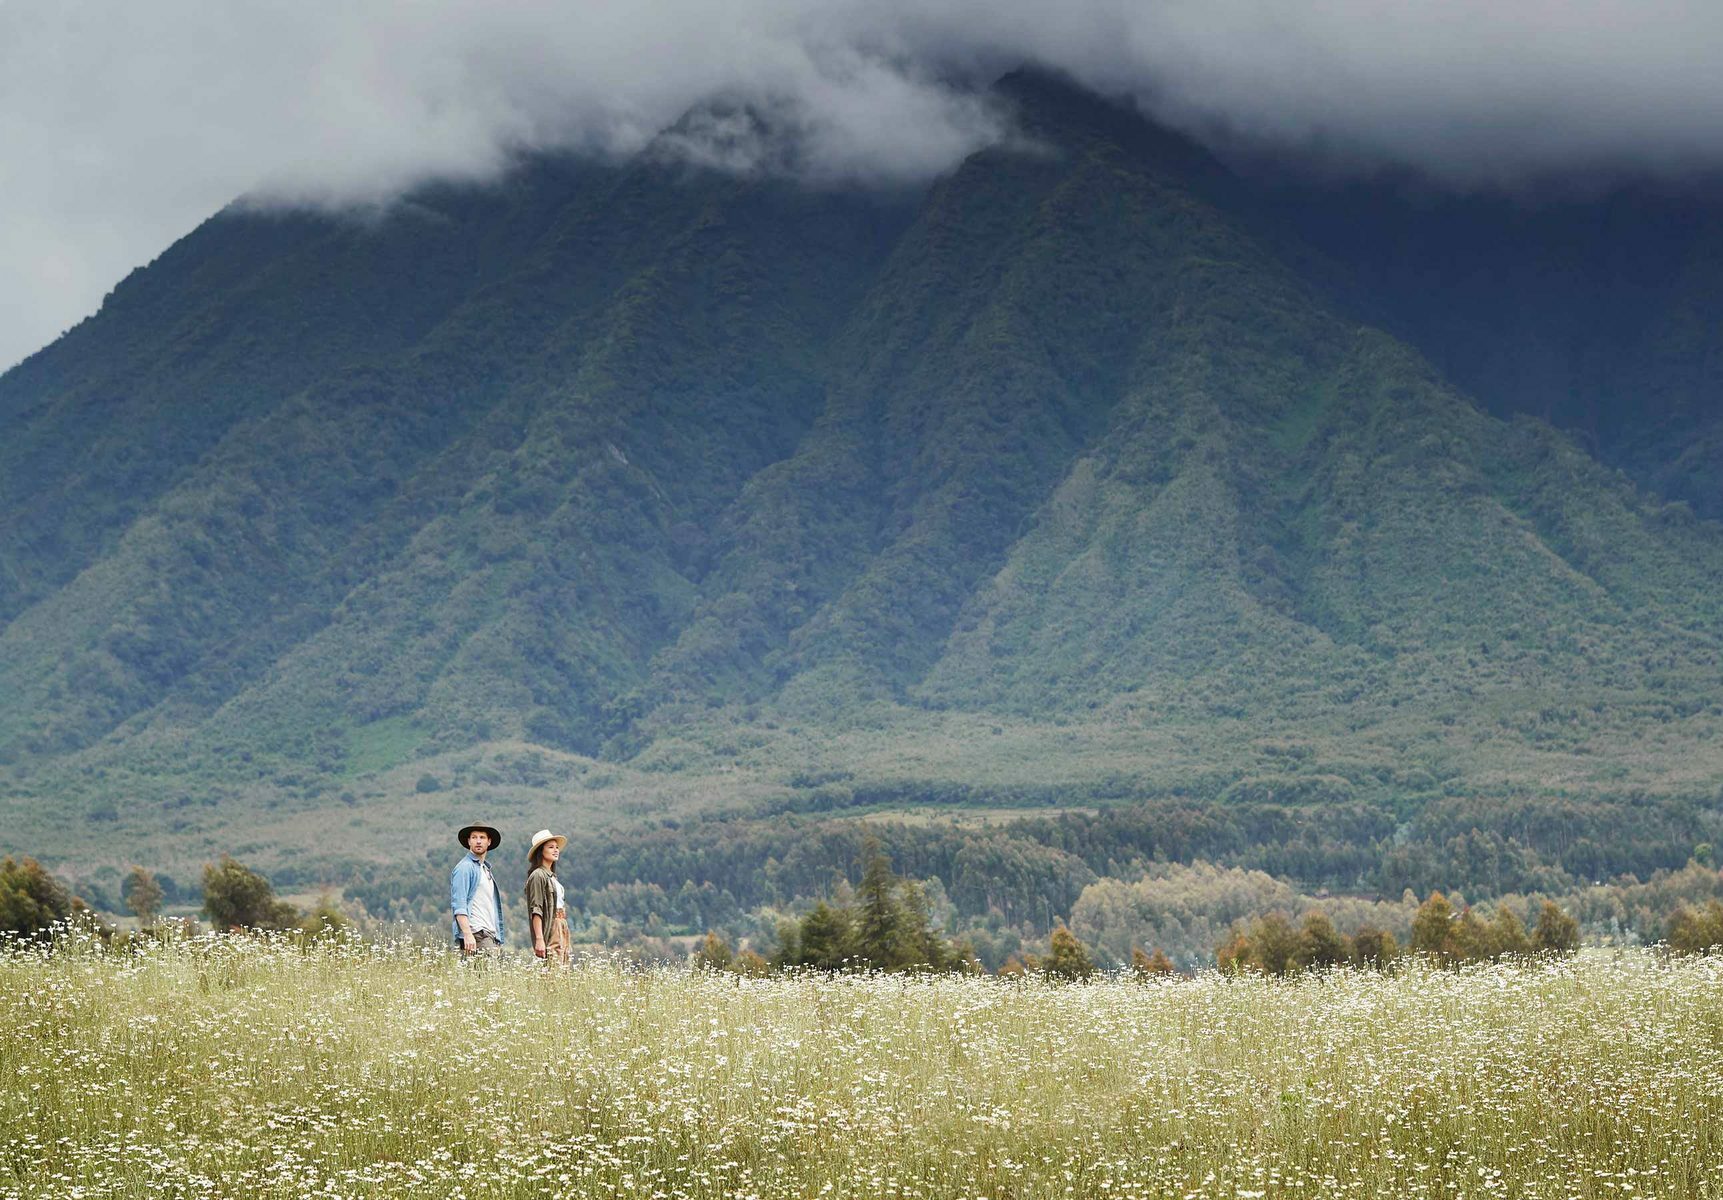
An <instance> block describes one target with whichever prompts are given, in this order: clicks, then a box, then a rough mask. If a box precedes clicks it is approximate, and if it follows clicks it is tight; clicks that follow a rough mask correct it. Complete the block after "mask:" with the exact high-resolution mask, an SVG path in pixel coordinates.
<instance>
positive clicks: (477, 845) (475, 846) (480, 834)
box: [467, 829, 491, 857]
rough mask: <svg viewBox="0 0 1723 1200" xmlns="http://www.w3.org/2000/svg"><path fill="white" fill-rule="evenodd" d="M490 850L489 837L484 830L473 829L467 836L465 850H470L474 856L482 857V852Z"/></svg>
mask: <svg viewBox="0 0 1723 1200" xmlns="http://www.w3.org/2000/svg"><path fill="white" fill-rule="evenodd" d="M490 848H491V835H490V834H488V833H486V832H485V831H484V830H482V829H475V830H473V831H472V832H471V833H469V834H467V849H468V850H471V851H472V852H473V853H474V854H477V855H480V856H481V857H482V856H483V855H484V852H485V851H486V850H489V849H490Z"/></svg>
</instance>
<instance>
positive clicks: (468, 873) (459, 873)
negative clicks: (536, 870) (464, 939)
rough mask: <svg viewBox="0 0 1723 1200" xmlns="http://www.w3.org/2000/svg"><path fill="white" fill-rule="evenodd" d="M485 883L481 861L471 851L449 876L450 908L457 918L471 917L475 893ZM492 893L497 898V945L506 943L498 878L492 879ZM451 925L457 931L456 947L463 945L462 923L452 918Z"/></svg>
mask: <svg viewBox="0 0 1723 1200" xmlns="http://www.w3.org/2000/svg"><path fill="white" fill-rule="evenodd" d="M484 881H485V873H484V872H483V871H481V870H479V860H478V859H477V858H475V857H473V854H472V852H471V851H469V852H468V853H467V856H466V857H465V858H463V859H462V860H461V861H460V862H458V863H456V864H455V870H454V873H453V874H451V875H450V876H449V908H450V910H451V911H452V912H453V913H454V915H455V916H456V917H466V916H471V915H472V913H471V911H470V909H469V907H468V906H469V905H471V904H472V902H473V893H474V892H476V891H478V890H479V885H480V884H481V883H483V882H484ZM491 892H492V894H494V895H495V896H496V898H497V945H499V946H501V945H503V944H504V942H505V940H506V939H505V938H504V936H503V893H502V889H501V888H499V887H498V886H497V881H496V877H495V876H494V875H493V876H492V877H491ZM449 924H450V925H451V926H452V927H453V929H454V931H455V945H457V946H459V945H460V944H461V923H460V922H459V921H456V920H454V918H453V917H451V918H450V920H449Z"/></svg>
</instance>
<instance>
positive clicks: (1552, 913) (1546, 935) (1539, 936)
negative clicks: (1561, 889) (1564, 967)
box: [1532, 900, 1579, 954]
mask: <svg viewBox="0 0 1723 1200" xmlns="http://www.w3.org/2000/svg"><path fill="white" fill-rule="evenodd" d="M1532 948H1533V949H1535V950H1536V951H1537V952H1538V953H1539V954H1572V953H1574V952H1575V951H1577V950H1578V949H1579V922H1578V921H1576V920H1574V919H1573V918H1572V917H1571V916H1569V915H1568V914H1567V913H1565V912H1563V911H1562V910H1561V906H1560V905H1558V904H1557V903H1556V902H1555V901H1554V900H1545V901H1544V903H1543V908H1542V909H1540V910H1539V911H1538V923H1537V928H1536V929H1534V930H1532Z"/></svg>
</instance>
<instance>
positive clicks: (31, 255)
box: [0, 0, 1723, 367]
mask: <svg viewBox="0 0 1723 1200" xmlns="http://www.w3.org/2000/svg"><path fill="white" fill-rule="evenodd" d="M1024 61H1032V62H1039V63H1041V64H1044V65H1050V66H1054V67H1057V68H1060V69H1063V70H1065V71H1067V72H1069V73H1071V74H1072V75H1074V76H1076V77H1077V78H1078V79H1080V80H1082V81H1084V82H1086V83H1089V84H1091V85H1092V86H1095V87H1097V88H1099V89H1102V90H1105V91H1108V92H1111V93H1118V94H1128V95H1130V96H1132V97H1133V98H1135V99H1136V100H1137V101H1138V102H1139V103H1141V104H1142V105H1144V106H1145V108H1147V109H1149V110H1151V111H1153V112H1154V113H1156V114H1157V115H1159V116H1161V117H1162V118H1163V119H1166V120H1169V121H1172V122H1174V123H1176V124H1179V125H1181V126H1183V127H1185V128H1187V129H1190V130H1192V131H1194V132H1198V133H1199V134H1201V133H1204V132H1206V131H1210V130H1214V129H1219V128H1225V129H1229V130H1232V131H1233V132H1234V133H1235V134H1243V135H1247V136H1249V137H1253V138H1259V139H1264V140H1266V141H1269V142H1274V143H1280V144H1283V145H1286V146H1288V147H1291V148H1293V149H1305V148H1318V147H1319V148H1320V149H1321V152H1322V153H1323V154H1324V156H1325V157H1329V158H1338V159H1341V160H1346V161H1351V162H1354V163H1359V164H1374V163H1382V162H1393V163H1396V164H1401V165H1411V166H1415V167H1418V168H1421V169H1423V170H1426V171H1428V172H1430V173H1432V174H1434V175H1436V176H1438V177H1439V178H1441V179H1444V180H1446V181H1448V182H1449V183H1451V184H1453V185H1455V186H1462V187H1493V186H1502V185H1505V184H1513V183H1516V182H1523V181H1524V180H1525V179H1527V178H1528V177H1530V176H1537V175H1543V174H1549V173H1569V172H1575V171H1591V170H1610V171H1628V172H1643V173H1648V174H1656V175H1660V176H1665V177H1668V176H1677V177H1679V176H1680V175H1682V174H1684V173H1687V172H1691V171H1695V170H1714V169H1717V168H1718V167H1720V166H1723V121H1720V120H1719V119H1718V116H1719V114H1720V113H1723V69H1720V66H1719V64H1720V63H1723V0H1441V2H1436V0H1135V2H1130V0H1062V2H1061V3H1057V4H1054V3H1048V2H1047V0H725V2H724V3H699V2H695V0H640V2H637V3H635V4H632V5H630V4H624V3H621V2H620V0H609V2H607V3H587V2H570V0H561V2H553V0H336V2H331V3H322V4H320V3H316V2H315V0H198V2H196V3H192V2H190V0H0V367H4V366H5V365H7V364H10V363H12V362H14V361H16V360H17V359H19V358H21V357H23V356H24V355H25V354H28V353H29V352H31V351H33V350H35V349H37V348H39V347H40V346H42V345H45V344H46V343H47V342H49V341H51V340H52V339H53V338H54V337H55V336H57V335H58V334H59V333H60V332H61V331H63V330H64V329H65V328H67V327H68V326H70V325H71V324H73V323H75V322H76V321H77V320H79V319H80V318H82V317H84V316H86V315H88V314H89V313H91V312H93V311H94V310H95V308H96V307H97V306H98V305H99V303H100V302H101V298H102V296H103V295H104V293H105V292H106V291H107V290H108V289H109V288H111V287H112V286H113V285H114V283H116V282H117V281H118V280H119V279H120V278H121V277H122V276H123V275H124V274H125V273H126V272H127V271H128V270H130V269H131V268H133V267H135V266H139V265H141V264H143V263H145V262H147V261H149V260H150V259H151V258H153V257H154V256H155V255H156V254H158V253H160V252H161V251H162V250H163V249H165V248H166V246H167V245H168V244H169V243H170V242H171V241H172V240H173V239H175V238H176V237H179V236H180V235H182V234H184V233H186V232H187V231H189V230H190V229H191V228H193V227H194V226H195V225H196V224H197V223H198V222H200V221H201V220H203V219H204V218H205V217H207V216H209V215H210V214H211V213H213V212H215V211H216V210H217V209H219V208H220V207H222V206H223V205H224V204H226V203H227V202H229V201H230V200H232V199H233V198H235V197H236V196H239V195H241V194H246V195H250V196H253V197H257V198H259V199H262V200H265V201H268V202H273V203H303V204H318V205H325V206H329V205H335V206H341V205H353V204H359V205H366V204H376V203H384V202H387V200H388V199H389V198H390V197H391V196H393V195H395V194H397V193H398V192H399V191H400V190H401V189H402V188H405V187H408V186H410V185H412V184H413V183H415V182H418V181H421V180H423V179H426V178H429V177H432V176H461V177H478V178H482V177H486V176H489V175H491V174H494V173H495V172H497V171H499V170H500V169H502V168H503V167H504V166H505V165H506V164H507V163H508V162H509V161H510V159H511V157H512V156H514V155H516V154H518V153H520V152H522V151H525V150H531V149H536V148H547V147H572V148H576V149H581V150H587V151H591V152H593V153H625V152H627V151H628V150H630V149H632V148H635V147H638V146H639V145H640V144H641V143H642V142H643V141H644V140H645V139H646V138H648V137H650V136H651V135H652V134H653V133H654V132H655V131H657V130H659V129H661V128H662V127H663V126H664V125H666V124H668V123H669V122H671V121H674V120H675V119H676V118H677V117H678V116H679V115H680V114H681V113H683V112H684V111H685V110H687V109H688V108H689V107H690V106H691V105H694V104H696V103H698V102H699V101H701V100H702V99H705V98H708V97H711V96H715V95H724V96H731V97H738V98H747V99H749V100H751V101H753V102H756V103H764V104H769V105H771V106H772V107H773V108H774V110H775V111H777V112H779V113H780V114H783V115H784V116H785V117H786V118H788V119H789V120H790V121H792V122H793V124H794V125H795V126H796V127H797V128H798V129H800V130H802V131H803V134H804V137H805V144H804V147H803V148H804V151H805V154H804V156H803V161H805V163H806V164H807V166H806V169H807V170H809V171H810V172H812V173H814V174H816V175H818V176H820V177H822V179H824V180H827V181H830V180H834V179H836V180H844V179H867V178H874V177H888V178H897V179H902V178H917V177H924V176H928V175H931V174H934V173H937V172H939V171H940V170H943V169H945V168H946V167H948V166H950V165H951V164H952V163H954V162H956V161H957V160H958V159H959V158H961V157H962V156H963V155H964V154H966V153H968V152H970V151H972V150H973V149H975V148H977V147H979V146H981V145H983V144H985V143H987V142H989V141H991V140H994V139H997V138H1000V137H1005V136H1008V135H1009V132H1010V131H1009V130H1008V129H1007V128H1006V127H1005V126H1004V124H1003V122H1002V119H1001V117H1000V115H999V114H998V113H996V112H994V111H992V110H990V109H989V108H988V107H987V106H986V105H985V104H982V103H980V102H978V101H977V100H976V99H975V98H974V96H973V95H972V94H971V93H969V92H967V91H966V90H965V89H964V88H963V86H962V81H964V80H973V79H985V78H988V77H991V76H992V75H994V74H997V73H999V72H1001V71H1003V70H1006V69H1009V68H1010V67H1011V66H1014V65H1016V64H1018V63H1020V62H1024ZM693 152H696V153H699V152H701V148H700V147H698V146H696V147H693Z"/></svg>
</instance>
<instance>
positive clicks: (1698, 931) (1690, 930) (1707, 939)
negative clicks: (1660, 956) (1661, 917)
mask: <svg viewBox="0 0 1723 1200" xmlns="http://www.w3.org/2000/svg"><path fill="white" fill-rule="evenodd" d="M1669 948H1670V949H1671V950H1674V951H1675V952H1676V953H1678V954H1704V953H1705V952H1707V951H1709V950H1717V949H1723V900H1713V901H1711V902H1710V903H1708V904H1707V905H1706V906H1705V907H1704V908H1702V909H1699V910H1697V911H1695V910H1694V909H1692V908H1690V907H1688V906H1687V905H1685V904H1683V905H1682V906H1681V907H1680V908H1678V909H1676V910H1675V915H1674V916H1673V917H1671V918H1670V919H1669Z"/></svg>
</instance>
